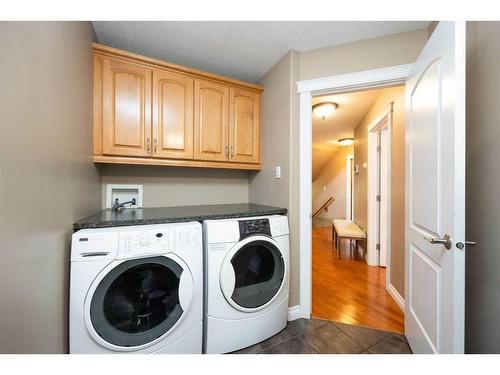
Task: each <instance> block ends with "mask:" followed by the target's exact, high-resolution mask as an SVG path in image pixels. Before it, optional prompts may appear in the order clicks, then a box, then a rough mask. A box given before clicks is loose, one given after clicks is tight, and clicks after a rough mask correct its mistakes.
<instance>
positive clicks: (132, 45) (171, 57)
mask: <svg viewBox="0 0 500 375" xmlns="http://www.w3.org/2000/svg"><path fill="white" fill-rule="evenodd" d="M93 25H94V29H95V32H96V35H97V39H98V41H99V43H102V44H105V45H108V46H111V47H115V48H120V49H124V50H127V51H131V52H136V53H139V54H142V55H146V56H149V57H155V58H158V59H163V60H167V61H170V62H172V63H176V64H181V65H186V66H189V67H193V68H198V69H202V70H205V71H208V72H212V73H217V74H221V75H225V76H229V77H233V78H237V79H241V80H244V81H249V82H257V81H259V80H260V79H261V78H262V77H263V76H264V74H265V73H266V72H268V71H269V69H271V68H272V67H273V65H274V64H276V62H278V61H279V60H280V59H281V57H283V56H284V55H285V54H286V53H287V52H288V51H289V50H291V49H294V50H298V51H306V50H311V49H316V48H321V47H327V46H333V45H337V44H343V43H349V42H353V41H357V40H362V39H370V38H376V37H380V36H383V35H388V34H394V33H398V32H403V31H410V30H416V29H421V28H424V27H427V26H428V25H429V22H427V21H404V22H399V21H398V22H392V21H391V22H381V21H377V22H371V21H370V22H368V21H358V22H347V21H331V22H325V21H321V22H319V21H316V22H305V21H303V22H300V21H294V22H288V21H267V22H229V21H221V22H219V21H218V22H210V21H162V22H158V21H155V22H149V21H148V22H146V21H144V22H138V21H98V22H93Z"/></svg>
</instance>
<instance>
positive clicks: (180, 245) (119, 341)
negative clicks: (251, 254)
mask: <svg viewBox="0 0 500 375" xmlns="http://www.w3.org/2000/svg"><path fill="white" fill-rule="evenodd" d="M202 259H203V243H202V227H201V224H200V223H198V222H189V223H176V224H161V225H142V226H128V227H114V228H103V229H84V230H80V231H78V232H76V233H74V234H73V238H72V247H71V285H70V353H201V349H202V334H203V324H202V323H203V276H202V275H203V274H202V272H203V260H202Z"/></svg>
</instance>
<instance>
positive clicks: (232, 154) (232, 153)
mask: <svg viewBox="0 0 500 375" xmlns="http://www.w3.org/2000/svg"><path fill="white" fill-rule="evenodd" d="M233 156H234V148H233V146H231V159H232V158H233Z"/></svg>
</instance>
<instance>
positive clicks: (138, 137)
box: [102, 58, 152, 156]
mask: <svg viewBox="0 0 500 375" xmlns="http://www.w3.org/2000/svg"><path fill="white" fill-rule="evenodd" d="M151 74H152V73H151V69H149V68H145V67H143V66H141V65H139V64H133V63H129V62H125V61H120V60H112V59H108V58H105V59H103V72H102V75H103V85H102V97H103V138H102V142H103V154H105V155H121V156H150V154H151V151H150V150H151V149H150V141H151Z"/></svg>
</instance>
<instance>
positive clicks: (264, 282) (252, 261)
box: [231, 241, 285, 309]
mask: <svg viewBox="0 0 500 375" xmlns="http://www.w3.org/2000/svg"><path fill="white" fill-rule="evenodd" d="M231 264H232V266H233V269H234V275H235V287H234V291H233V294H232V296H231V299H232V300H233V301H234V302H235V303H236V304H238V305H239V306H242V307H245V308H248V309H253V308H258V307H260V306H263V305H265V304H266V303H268V302H269V301H271V300H272V299H273V297H274V296H275V295H276V293H278V291H279V289H280V287H281V284H282V283H283V277H284V275H285V263H284V261H283V257H282V256H281V253H280V251H279V250H278V248H277V247H276V246H274V245H273V244H272V243H270V242H268V241H254V242H249V243H247V244H246V245H244V246H243V247H242V248H241V249H239V250H238V251H237V252H236V254H234V256H233V258H232V259H231Z"/></svg>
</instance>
